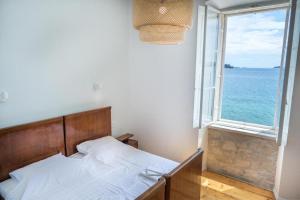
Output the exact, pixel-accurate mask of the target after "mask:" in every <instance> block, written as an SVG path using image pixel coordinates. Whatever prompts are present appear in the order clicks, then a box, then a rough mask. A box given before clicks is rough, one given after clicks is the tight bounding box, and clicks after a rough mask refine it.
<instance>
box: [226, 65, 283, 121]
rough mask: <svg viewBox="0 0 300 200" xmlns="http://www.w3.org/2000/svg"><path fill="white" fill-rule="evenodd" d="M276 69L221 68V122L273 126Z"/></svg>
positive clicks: (277, 75) (276, 84)
mask: <svg viewBox="0 0 300 200" xmlns="http://www.w3.org/2000/svg"><path fill="white" fill-rule="evenodd" d="M278 79H279V69H272V68H270V69H267V68H266V69H257V68H234V69H227V68H226V69H225V73H224V86H223V87H224V88H223V97H222V114H221V117H222V119H228V120H234V121H242V122H247V123H255V124H261V125H267V126H273V124H274V112H275V101H276V95H277V87H278Z"/></svg>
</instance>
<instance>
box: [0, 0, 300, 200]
mask: <svg viewBox="0 0 300 200" xmlns="http://www.w3.org/2000/svg"><path fill="white" fill-rule="evenodd" d="M253 2H257V1H247V0H240V1H239V0H236V1H226V2H225V1H209V2H204V1H195V2H194V7H193V26H192V28H191V29H190V30H189V31H187V32H186V38H185V40H184V42H183V43H182V44H180V45H153V44H147V43H143V42H141V41H140V39H139V33H138V31H137V30H135V29H134V27H133V24H132V17H133V16H132V1H130V0H113V1H95V0H92V1H80V0H78V1H77V0H76V1H71V0H66V1H48V0H45V1H41V2H37V1H33V0H26V1H18V0H12V1H11V0H10V1H0V30H1V32H0V34H1V35H0V38H1V39H0V41H1V42H0V44H1V45H0V92H1V96H2V97H1V98H2V99H1V103H0V127H1V128H3V129H4V128H6V127H14V126H18V125H21V124H27V123H32V122H36V121H40V120H45V119H50V118H56V117H60V116H67V115H70V114H72V113H78V112H82V111H87V110H91V109H97V108H102V107H107V106H111V108H112V119H111V125H112V131H111V133H112V136H114V137H118V136H121V135H122V134H124V133H127V132H129V133H132V134H134V136H135V137H134V139H135V140H137V141H138V146H139V148H140V149H142V150H144V151H147V152H150V153H152V154H155V155H159V156H161V157H164V158H167V159H170V160H175V161H177V162H182V161H184V160H185V159H186V158H188V157H189V156H190V155H192V154H193V153H194V152H195V151H196V150H197V148H198V147H201V148H202V149H203V150H204V157H203V170H205V169H206V168H208V169H209V168H213V169H215V171H216V170H220V169H216V167H218V166H224V163H225V161H219V162H217V163H216V165H213V166H212V165H211V164H214V163H211V162H207V161H209V160H210V159H211V158H212V157H210V154H209V153H208V154H206V152H207V148H209V147H210V144H211V143H209V141H208V139H210V138H211V137H210V136H216V135H217V134H219V132H218V131H211V132H209V131H208V134H207V131H206V129H200V131H199V129H197V128H193V113H194V111H193V110H194V88H195V86H194V85H195V71H196V56H197V37H198V36H197V35H198V30H197V25H198V20H197V11H198V7H199V6H200V5H202V6H203V5H205V3H210V5H211V6H214V7H216V8H218V9H221V10H222V9H226V8H236V7H238V8H242V7H243V5H248V6H249V5H252V4H251V3H253ZM270 2H271V3H272V2H276V3H278V2H279V3H282V2H280V1H266V4H267V3H269V4H270ZM295 2H296V3H297V1H295ZM249 3H250V4H249ZM298 4H299V3H298ZM262 5H264V4H262ZM297 11H298V10H297ZM297 19H298V18H297ZM297 19H296V20H297ZM298 28H299V27H298ZM296 30H299V29H297V23H295V31H296ZM297 36H299V34H298V35H297V34H295V40H297V38H296V37H297ZM297 45H298V44H297ZM293 49H294V51H295V52H294V53H293V56H292V58H293V59H294V60H291V63H292V64H294V65H299V61H297V57H299V54H298V53H297V51H296V50H297V48H296V46H295V48H293ZM295 73H296V75H295V76H296V79H295V83H294V92H293V101H292V102H293V104H292V105H291V107H292V109H291V114H290V122H289V125H288V127H289V130H290V131H289V134H288V136H287V141H288V142H287V144H284V145H278V146H277V147H278V158H279V159H278V162H277V163H276V165H277V172H276V180H274V188H275V190H274V192H275V196H279V197H278V199H279V198H281V199H292V200H295V199H299V190H297V185H298V184H297V183H299V181H298V180H299V179H300V178H299V169H298V167H297V166H298V165H297V164H299V157H298V154H297V153H298V152H299V141H300V140H299V134H298V132H297V131H298V128H299V127H298V126H299V125H298V124H297V120H298V119H299V117H298V113H299V112H298V108H299V106H298V105H297V102H299V100H298V98H299V96H298V95H299V94H298V90H299V89H300V86H299V85H298V82H297V81H298V77H299V72H298V71H297V70H296V71H295ZM214 130H215V129H214ZM210 133H211V134H210ZM232 135H237V137H236V138H241V140H243V139H244V138H245V137H246V136H244V135H243V134H237V133H233V134H232ZM225 136H228V134H227V135H225ZM225 136H224V135H223V136H222V137H224V138H225V139H226V137H225ZM230 136H231V135H229V136H228V137H230ZM228 137H227V139H226V141H230V138H229V139H228ZM247 138H248V137H247ZM247 138H246V139H247ZM249 138H250V139H253V138H254V139H253V141H254V142H257V141H261V140H259V139H260V138H259V139H258V140H255V139H256V137H250V136H249ZM268 141H271V140H268ZM276 145H277V144H276ZM271 146H272V145H271ZM1 151H5V149H4V150H2V149H1ZM211 155H212V154H211ZM255 155H256V154H255ZM280 160H281V162H280ZM221 162H222V163H221ZM1 169H2V168H1ZM218 172H219V171H218ZM225 175H228V174H225ZM229 175H231V177H232V176H233V175H234V174H229ZM238 178H240V180H241V179H242V178H245V177H242V176H241V175H240V174H238ZM274 178H275V177H274Z"/></svg>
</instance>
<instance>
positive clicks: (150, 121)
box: [130, 2, 198, 161]
mask: <svg viewBox="0 0 300 200" xmlns="http://www.w3.org/2000/svg"><path fill="white" fill-rule="evenodd" d="M197 4H198V2H197ZM196 8H197V6H195V15H194V25H193V28H192V30H190V31H188V32H187V34H186V40H185V42H184V43H183V44H181V45H166V46H158V45H149V44H146V43H142V42H141V41H140V40H139V36H138V32H137V31H136V30H134V29H133V28H131V30H130V103H131V106H130V113H131V119H132V123H131V132H133V133H134V134H135V135H136V136H137V138H138V140H139V144H140V147H141V148H142V149H145V150H147V151H149V152H152V153H155V154H158V155H161V156H165V157H167V158H171V159H174V160H178V161H181V160H183V159H184V158H186V157H188V156H189V155H191V154H192V153H193V152H194V151H195V150H196V148H197V145H198V131H197V130H195V129H193V128H192V123H193V122H192V117H193V98H194V80H195V61H196V27H197V26H196V16H197V13H196Z"/></svg>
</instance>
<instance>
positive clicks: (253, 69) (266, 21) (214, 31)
mask: <svg viewBox="0 0 300 200" xmlns="http://www.w3.org/2000/svg"><path fill="white" fill-rule="evenodd" d="M288 6H289V5H288V4H277V5H269V6H266V5H264V6H263V7H251V8H249V7H248V8H245V9H240V10H226V11H219V10H217V9H214V8H212V7H209V6H205V7H202V6H200V9H199V15H198V36H197V37H198V41H197V62H196V82H195V99H194V127H200V128H202V127H206V126H208V125H211V124H219V125H220V124H222V126H227V127H238V128H241V129H243V130H249V131H252V132H255V133H258V132H260V133H261V134H273V135H274V134H275V130H276V128H277V126H278V124H279V123H278V122H279V117H280V111H281V102H282V98H283V97H282V95H283V92H282V88H283V87H282V85H283V82H284V80H285V57H286V56H287V55H286V54H287V53H286V50H287V47H286V45H287V42H286V41H287V38H286V35H287V29H288V23H287V22H288V20H287V16H289V7H288ZM202 13H204V14H202Z"/></svg>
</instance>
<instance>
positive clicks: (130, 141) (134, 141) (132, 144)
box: [127, 139, 139, 149]
mask: <svg viewBox="0 0 300 200" xmlns="http://www.w3.org/2000/svg"><path fill="white" fill-rule="evenodd" d="M127 144H128V145H130V146H132V147H134V148H137V149H138V148H139V143H138V141H137V140H133V139H129V140H128V143H127Z"/></svg>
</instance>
